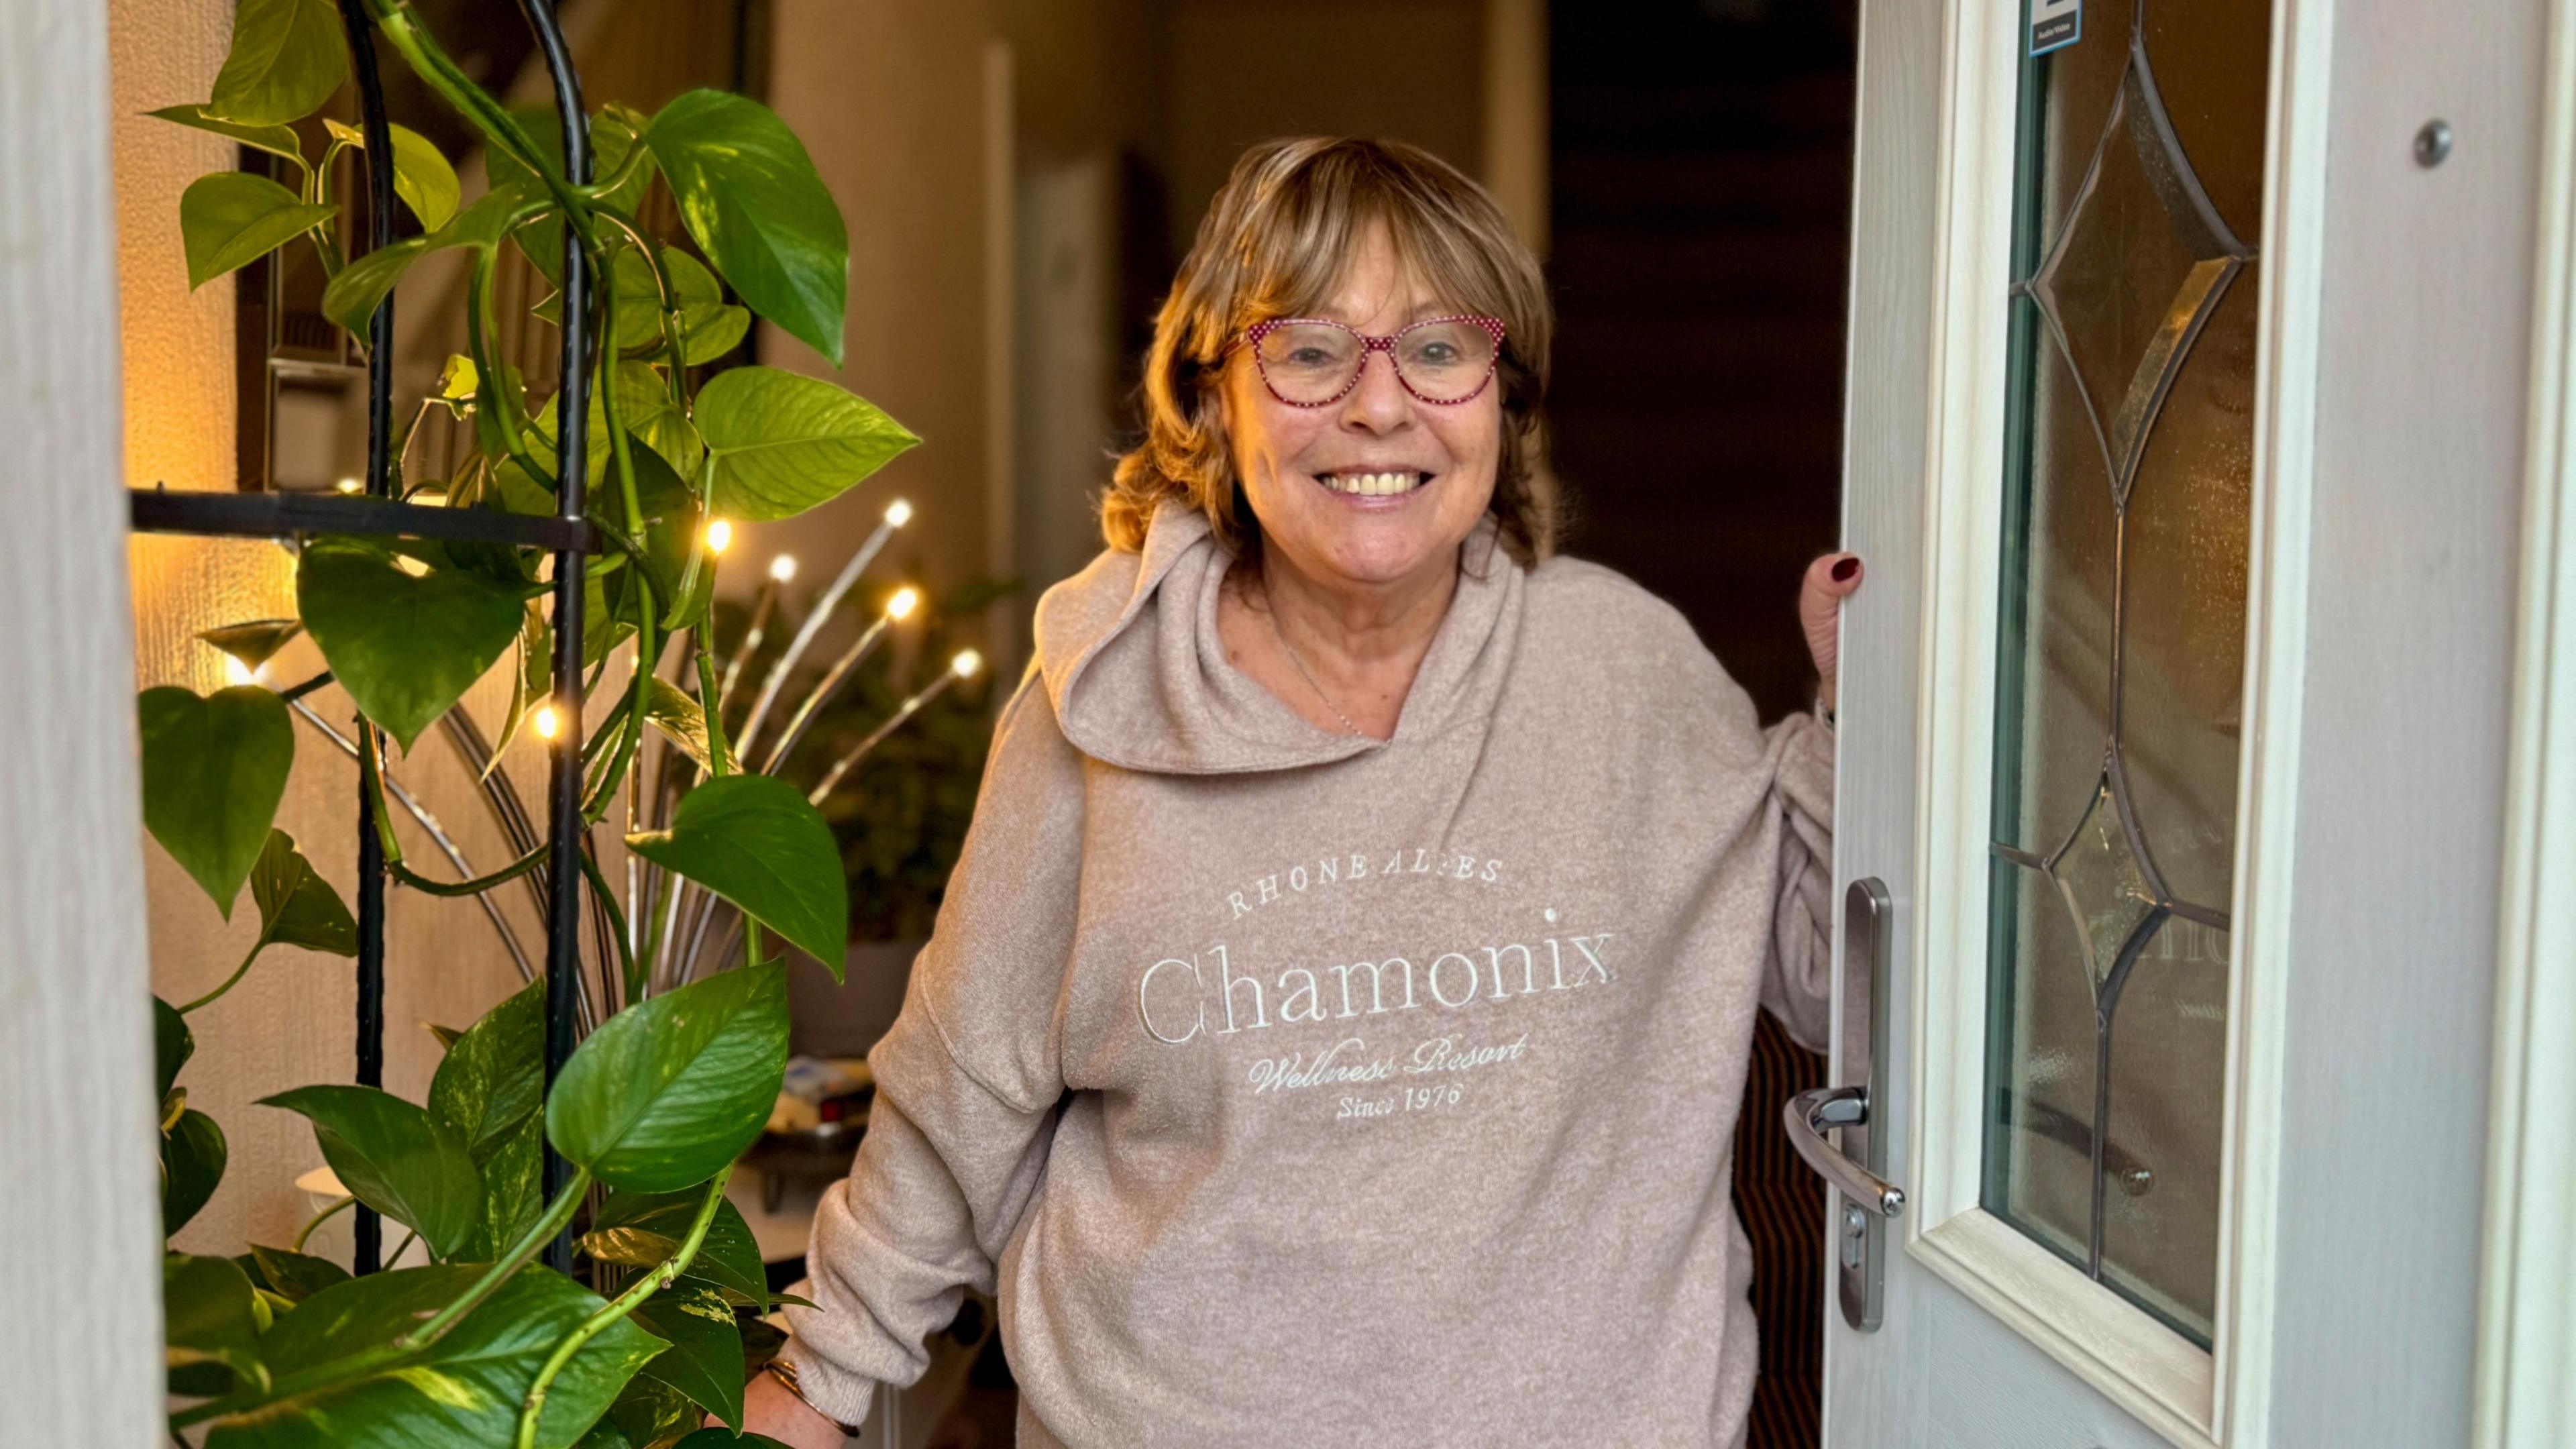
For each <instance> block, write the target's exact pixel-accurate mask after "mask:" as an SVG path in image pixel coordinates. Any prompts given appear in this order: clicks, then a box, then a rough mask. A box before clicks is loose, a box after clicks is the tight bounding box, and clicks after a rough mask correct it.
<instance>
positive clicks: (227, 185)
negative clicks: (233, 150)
mask: <svg viewBox="0 0 2576 1449" xmlns="http://www.w3.org/2000/svg"><path fill="white" fill-rule="evenodd" d="M331 216H332V209H331V208H330V207H327V206H307V205H305V204H304V202H303V201H302V200H300V199H298V198H297V196H296V195H295V193H294V192H292V191H289V190H287V189H286V188H285V187H283V186H280V185H278V184H277V183H276V182H274V181H271V180H269V179H268V178H267V177H265V176H253V175H251V174H250V173H249V172H247V171H218V172H215V173H214V174H213V175H211V176H200V177H198V178H197V179H196V180H194V181H191V182H189V183H188V189H187V190H185V191H183V192H181V193H179V241H180V244H181V246H182V247H183V248H184V249H185V251H186V252H187V256H188V288H189V290H191V291H194V290H195V289H197V288H199V287H202V286H204V285H205V284H207V283H208V282H211V281H213V280H214V279H215V278H217V277H220V276H222V275H223V274H224V273H226V272H229V271H231V270H232V269H233V268H235V267H238V266H241V265H243V264H245V263H247V262H250V261H252V260H253V259H255V258H258V257H262V256H266V255H267V254H268V253H270V252H272V251H275V250H276V249H277V248H279V247H281V246H284V245H285V244H286V243H288V242H290V241H293V240H294V239H295V238H296V237H297V236H298V235H300V234H302V233H303V232H304V231H306V230H307V229H309V228H311V227H313V226H315V225H317V224H318V223H320V222H323V221H327V220H329V219H330V217H331Z"/></svg>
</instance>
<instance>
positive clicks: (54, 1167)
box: [0, 0, 168, 1449]
mask: <svg viewBox="0 0 2576 1449" xmlns="http://www.w3.org/2000/svg"><path fill="white" fill-rule="evenodd" d="M107 64H108V62H107V8H106V7H105V6H103V5H102V6H95V7H90V6H61V5H56V4H51V3H46V0H0V230H5V231H6V232H7V237H8V240H7V245H6V246H5V247H0V337H7V338H9V339H10V343H9V345H8V346H6V347H0V428H5V431H6V433H7V436H8V437H9V439H10V442H11V450H10V451H11V467H10V478H9V482H8V484H7V485H6V487H5V490H0V491H5V496H6V498H7V501H8V508H9V525H8V527H6V528H0V611H5V613H6V615H7V617H8V618H9V620H10V625H9V627H8V629H7V630H5V631H0V677H5V678H6V679H8V681H9V687H8V688H6V689H0V739H6V740H7V741H8V742H9V750H10V754H9V759H8V761H7V763H6V765H5V766H0V820H5V821H6V822H7V828H6V830H5V831H0V929H5V930H6V931H7V932H8V941H7V944H6V945H5V946H0V1142H6V1143H7V1144H8V1151H9V1161H10V1163H11V1165H12V1168H13V1170H12V1172H11V1173H10V1182H9V1187H8V1190H7V1191H6V1192H0V1244H6V1245H7V1253H8V1259H9V1262H10V1263H11V1265H12V1266H13V1268H14V1269H15V1270H17V1271H20V1272H23V1273H25V1274H26V1275H27V1281H26V1282H25V1283H23V1284H22V1285H21V1286H20V1289H19V1291H20V1292H21V1293H22V1294H23V1295H24V1299H23V1301H24V1302H25V1303H26V1304H29V1305H35V1304H41V1305H43V1307H42V1309H41V1310H36V1311H22V1312H17V1313H11V1314H7V1315H0V1395H5V1397H6V1399H7V1401H8V1406H9V1407H8V1410H7V1414H8V1423H9V1426H10V1428H9V1435H8V1437H9V1438H10V1440H11V1441H12V1442H21V1441H23V1442H26V1443H54V1444H99V1445H109V1446H115V1449H149V1446H152V1445H159V1444H166V1443H167V1442H168V1441H167V1438H166V1430H165V1428H164V1426H163V1424H162V1421H161V1402H162V1383H161V1379H162V1369H161V1268H160V1259H161V1200H160V1193H161V1188H160V1170H159V1166H158V1152H157V1145H156V1144H157V1135H156V1133H155V1132H154V1130H153V1124H154V1119H155V1116H156V1112H155V1106H156V1104H155V1103H154V1102H153V1101H152V1087H151V1072H152V1021H151V998H152V982H151V972H150V958H149V955H148V953H147V950H146V947H145V942H144V931H143V924H144V917H145V914H146V913H145V911H144V899H143V833H142V830H141V829H140V826H141V823H142V818H143V814H142V798H141V789H142V787H141V783H140V778H139V774H140V772H139V769H138V766H137V763H136V743H135V739H136V736H135V724H134V622H133V617H134V616H133V610H132V605H131V603H130V601H129V598H128V585H127V582H126V561H125V546H126V545H125V537H126V522H125V499H124V496H123V491H122V488H121V485H122V483H123V482H124V477H125V436H124V429H123V426H122V422H121V417H122V408H121V405H120V389H121V386H122V384H121V381H120V374H119V371H118V336H117V322H116V246H115V236H116V229H115V226H114V222H113V217H114V205H113V200H112V191H111V185H110V169H109V150H108V134H109V127H108V121H109V114H108V113H109V105H108V69H107Z"/></svg>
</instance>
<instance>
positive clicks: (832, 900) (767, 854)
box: [626, 775, 850, 962]
mask: <svg viewBox="0 0 2576 1449" xmlns="http://www.w3.org/2000/svg"><path fill="white" fill-rule="evenodd" d="M626 847H627V849H629V850H632V851H634V852H635V853H636V854H638V855H640V856H642V857H644V858H645V859H646V860H649V861H651V862H653V863H654V864H655V865H658V866H661V867H662V868H663V869H665V870H670V871H676V872H678V873H679V874H681V875H684V876H687V877H688V878H689V879H691V880H693V881H696V882H697V883H698V884H700V885H702V886H705V887H706V888H707V889H709V890H711V891H714V892H715V893H716V894H717V895H720V896H722V897H724V898H725V899H726V900H729V901H731V902H733V903H734V904H735V905H737V906H740V907H742V909H743V910H744V911H745V912H746V913H748V914H749V915H751V916H752V917H753V918H754V919H756V920H758V921H759V922H760V923H761V924H762V925H765V926H767V927H769V929H771V930H773V931H776V932H777V933H778V934H780V935H782V936H785V937H786V938H787V939H788V940H790V941H793V942H795V943H796V944H797V945H799V946H801V947H803V948H804V949H805V951H806V953H807V954H809V955H812V956H815V957H818V958H820V959H822V960H824V961H827V962H829V961H838V960H840V959H841V957H842V956H843V955H844V954H845V953H846V948H847V947H848V945H849V935H850V896H849V885H848V883H847V881H846V880H845V879H844V878H843V877H842V875H841V849H840V846H839V844H838V843H837V842H835V841H834V840H833V838H832V827H831V826H829V825H827V824H825V823H824V821H823V813H822V812H821V811H819V810H817V809H815V808H814V807H813V806H812V805H810V804H808V803H806V800H805V796H804V795H803V794H802V793H800V792H799V791H798V790H797V788H796V787H795V786H793V785H790V784H788V783H787V782H786V781H784V780H779V779H774V778H772V777H770V776H767V775H727V776H725V777H724V778H723V779H721V780H709V781H707V782H706V783H704V784H702V785H700V786H698V787H697V788H696V789H694V790H691V791H690V792H689V793H688V794H686V795H683V796H681V797H680V805H679V808H678V809H677V810H674V811H673V812H672V813H671V828H670V829H668V830H654V831H643V832H639V833H637V834H633V835H629V836H627V837H626Z"/></svg>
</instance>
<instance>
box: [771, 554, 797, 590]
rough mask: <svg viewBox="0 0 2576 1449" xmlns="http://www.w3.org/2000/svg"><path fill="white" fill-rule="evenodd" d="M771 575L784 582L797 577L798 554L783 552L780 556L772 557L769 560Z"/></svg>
mask: <svg viewBox="0 0 2576 1449" xmlns="http://www.w3.org/2000/svg"><path fill="white" fill-rule="evenodd" d="M769 576H770V577H771V578H773V579H776V580H778V581H779V582H780V583H782V584H783V583H785V582H787V581H788V580H789V579H792V578H794V577H796V555H794V554H792V553H782V554H780V555H779V556H778V557H776V558H774V559H771V560H770V561H769Z"/></svg>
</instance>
